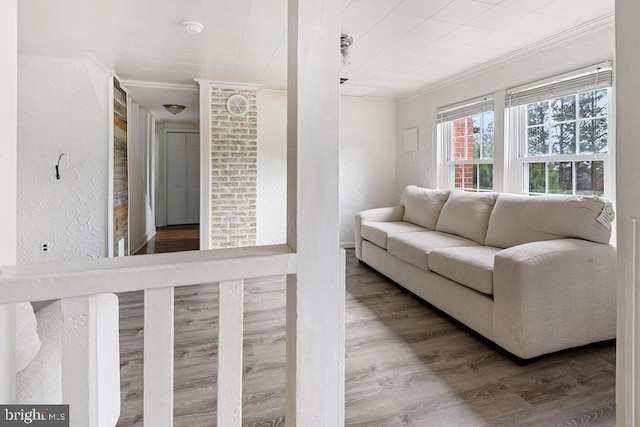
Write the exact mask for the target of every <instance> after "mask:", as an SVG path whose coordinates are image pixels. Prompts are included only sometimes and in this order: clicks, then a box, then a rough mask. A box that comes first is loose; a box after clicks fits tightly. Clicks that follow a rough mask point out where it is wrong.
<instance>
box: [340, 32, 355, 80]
mask: <svg viewBox="0 0 640 427" xmlns="http://www.w3.org/2000/svg"><path fill="white" fill-rule="evenodd" d="M352 44H353V37H351V36H350V35H348V34H341V35H340V84H342V83H344V82H346V81H347V80H348V78H347V74H349V73H351V45H352Z"/></svg>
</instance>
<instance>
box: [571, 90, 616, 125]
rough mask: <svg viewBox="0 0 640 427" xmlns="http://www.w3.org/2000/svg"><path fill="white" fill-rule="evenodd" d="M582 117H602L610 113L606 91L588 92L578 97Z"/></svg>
mask: <svg viewBox="0 0 640 427" xmlns="http://www.w3.org/2000/svg"><path fill="white" fill-rule="evenodd" d="M578 103H579V109H580V117H581V118H587V117H601V116H606V115H608V113H609V96H608V94H607V90H606V89H601V90H595V91H593V92H587V93H583V94H580V95H579V96H578Z"/></svg>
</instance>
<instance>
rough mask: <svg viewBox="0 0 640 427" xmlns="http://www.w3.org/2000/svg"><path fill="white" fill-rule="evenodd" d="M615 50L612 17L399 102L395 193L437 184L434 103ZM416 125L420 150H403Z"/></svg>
mask: <svg viewBox="0 0 640 427" xmlns="http://www.w3.org/2000/svg"><path fill="white" fill-rule="evenodd" d="M613 56H614V31H613V23H611V24H610V25H607V26H605V27H603V28H600V29H598V30H595V31H592V32H590V33H589V34H583V35H581V36H577V37H573V38H569V39H566V40H564V41H562V42H561V43H558V44H556V45H554V46H549V47H546V48H540V49H538V50H536V51H534V52H532V53H531V54H529V55H527V56H524V57H522V56H521V57H517V58H514V59H513V60H511V61H509V62H505V63H501V64H499V65H496V66H495V67H492V68H490V69H486V70H483V71H482V72H477V73H474V74H472V75H470V76H469V77H468V78H466V79H463V80H460V81H456V82H455V83H452V84H448V85H444V86H441V87H438V88H437V89H434V90H431V91H428V92H425V93H421V94H419V95H417V96H415V97H412V98H409V99H407V100H402V101H399V102H398V122H397V141H398V145H397V171H398V173H397V197H398V199H399V198H400V195H401V194H402V189H403V188H404V187H405V186H406V185H409V184H416V185H422V186H427V187H435V186H436V185H437V182H436V181H437V174H436V109H437V108H438V107H442V106H446V105H451V104H454V103H457V102H461V101H464V100H467V99H472V98H475V97H479V96H483V95H486V94H488V93H492V92H494V91H497V90H501V89H508V88H510V87H514V86H518V85H521V84H526V83H528V82H532V81H536V80H540V79H544V78H547V77H553V76H554V75H558V74H562V73H564V72H567V71H571V70H575V69H578V68H581V67H585V66H589V65H593V64H597V63H598V62H601V61H605V60H608V59H612V58H613ZM412 127H418V128H419V141H418V151H415V152H409V153H405V152H404V148H403V132H404V130H405V129H408V128H412Z"/></svg>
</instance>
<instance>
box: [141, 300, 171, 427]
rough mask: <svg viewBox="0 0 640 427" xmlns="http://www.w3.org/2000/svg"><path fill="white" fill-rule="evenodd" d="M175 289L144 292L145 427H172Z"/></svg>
mask: <svg viewBox="0 0 640 427" xmlns="http://www.w3.org/2000/svg"><path fill="white" fill-rule="evenodd" d="M173 318H174V311H173V288H164V289H148V290H146V291H144V425H145V427H171V426H172V425H173V350H174V348H173V325H174V322H173Z"/></svg>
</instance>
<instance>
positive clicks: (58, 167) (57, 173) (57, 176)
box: [56, 153, 64, 179]
mask: <svg viewBox="0 0 640 427" xmlns="http://www.w3.org/2000/svg"><path fill="white" fill-rule="evenodd" d="M62 156H64V153H61V154H60V157H58V164H57V165H56V179H60V159H62Z"/></svg>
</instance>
